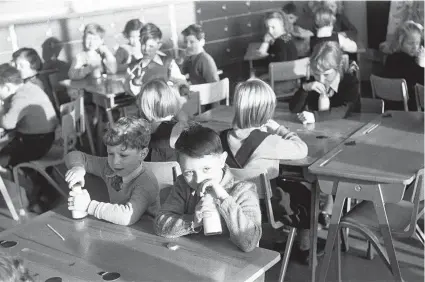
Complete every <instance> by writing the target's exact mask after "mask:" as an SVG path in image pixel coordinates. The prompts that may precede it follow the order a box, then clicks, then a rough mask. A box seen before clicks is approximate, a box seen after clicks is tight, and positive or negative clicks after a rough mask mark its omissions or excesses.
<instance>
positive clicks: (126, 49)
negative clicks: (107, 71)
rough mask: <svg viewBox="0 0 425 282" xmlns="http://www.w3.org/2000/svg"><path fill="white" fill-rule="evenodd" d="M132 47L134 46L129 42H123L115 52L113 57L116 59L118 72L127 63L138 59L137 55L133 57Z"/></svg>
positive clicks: (125, 66) (123, 68)
mask: <svg viewBox="0 0 425 282" xmlns="http://www.w3.org/2000/svg"><path fill="white" fill-rule="evenodd" d="M134 48H135V47H134V46H131V45H129V44H123V45H121V46H120V47H118V49H117V51H116V52H115V59H116V60H117V71H118V72H124V71H125V70H126V69H127V67H128V65H129V64H132V63H134V62H135V61H137V60H138V59H140V58H139V57H137V58H136V57H135V55H134V52H135V51H134ZM139 48H140V47H139Z"/></svg>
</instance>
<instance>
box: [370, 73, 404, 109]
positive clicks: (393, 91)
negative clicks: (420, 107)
mask: <svg viewBox="0 0 425 282" xmlns="http://www.w3.org/2000/svg"><path fill="white" fill-rule="evenodd" d="M370 83H371V84H372V96H373V98H381V99H383V100H384V103H385V100H389V101H395V102H403V105H404V110H405V111H406V112H407V111H409V108H408V106H407V100H408V99H409V95H408V91H407V84H406V80H404V79H401V78H383V77H379V76H376V75H373V74H372V75H371V76H370Z"/></svg>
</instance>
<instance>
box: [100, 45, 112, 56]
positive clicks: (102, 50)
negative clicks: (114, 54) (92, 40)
mask: <svg viewBox="0 0 425 282" xmlns="http://www.w3.org/2000/svg"><path fill="white" fill-rule="evenodd" d="M97 52H98V53H99V54H100V55H105V54H107V53H109V49H108V47H106V45H100V46H99V48H97Z"/></svg>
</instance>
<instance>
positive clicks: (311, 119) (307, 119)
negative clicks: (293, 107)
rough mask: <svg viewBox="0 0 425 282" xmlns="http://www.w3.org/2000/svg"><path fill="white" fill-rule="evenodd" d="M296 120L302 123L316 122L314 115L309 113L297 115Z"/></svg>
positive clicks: (304, 112)
mask: <svg viewBox="0 0 425 282" xmlns="http://www.w3.org/2000/svg"><path fill="white" fill-rule="evenodd" d="M297 116H298V119H299V120H300V121H301V122H302V123H303V124H307V123H315V122H316V120H315V118H314V114H313V113H311V112H307V111H303V112H302V113H299V114H297Z"/></svg>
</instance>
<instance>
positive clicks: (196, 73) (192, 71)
mask: <svg viewBox="0 0 425 282" xmlns="http://www.w3.org/2000/svg"><path fill="white" fill-rule="evenodd" d="M182 35H183V36H184V42H185V45H186V55H187V57H186V59H185V60H184V62H183V65H182V71H183V74H185V75H188V76H189V81H190V83H191V84H203V83H211V82H217V81H219V78H218V73H217V66H216V64H215V62H214V59H213V58H212V57H211V56H210V55H209V54H208V53H207V52H205V50H204V45H205V32H204V31H203V30H202V27H201V26H200V25H197V24H192V25H190V26H188V27H187V28H185V29H184V30H183V31H182Z"/></svg>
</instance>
